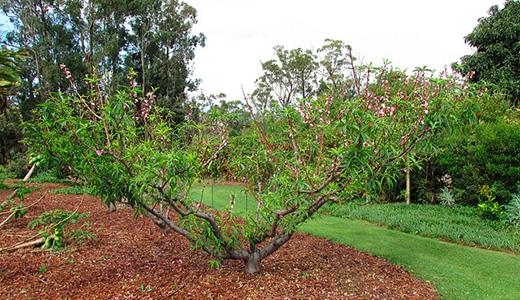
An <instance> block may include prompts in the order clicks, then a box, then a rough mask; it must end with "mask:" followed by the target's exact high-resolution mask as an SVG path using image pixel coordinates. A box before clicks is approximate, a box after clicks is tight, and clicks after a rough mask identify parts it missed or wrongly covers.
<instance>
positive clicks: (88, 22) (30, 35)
mask: <svg viewBox="0 0 520 300" xmlns="http://www.w3.org/2000/svg"><path fill="white" fill-rule="evenodd" d="M1 8H2V11H3V13H4V14H5V15H7V16H8V17H9V19H10V20H11V22H12V23H13V26H14V29H13V30H12V31H11V32H9V33H8V34H7V35H6V36H5V38H4V39H3V42H4V43H6V44H9V45H10V46H12V47H19V48H23V49H26V50H27V51H29V53H30V55H31V59H29V60H28V61H27V64H25V65H22V66H21V67H22V71H21V76H22V79H23V80H22V82H23V87H22V89H21V90H20V92H21V93H20V95H19V96H18V97H19V102H20V104H21V105H22V110H23V111H26V112H27V111H30V110H31V109H32V108H33V107H34V105H35V104H37V103H39V102H43V101H44V100H45V99H48V98H49V94H50V93H53V92H67V93H71V92H73V91H71V90H70V88H71V85H70V84H69V83H68V81H64V80H61V79H63V78H60V77H63V76H64V75H62V73H60V71H59V68H60V65H65V66H67V67H68V70H70V71H69V72H70V76H72V77H74V78H76V84H75V88H76V89H78V91H79V92H80V93H84V92H89V91H92V86H91V85H89V84H87V83H85V81H84V78H85V76H86V75H89V74H95V73H102V74H103V75H104V77H105V79H106V84H107V86H108V87H111V88H112V89H111V90H113V89H114V88H118V87H119V86H120V85H121V84H123V80H122V79H123V78H125V77H126V75H127V73H129V72H131V70H132V69H133V70H135V71H137V72H138V74H139V77H140V78H141V80H140V81H139V82H138V83H137V84H138V85H139V86H140V87H141V91H142V92H143V93H144V94H146V93H148V92H150V91H151V89H152V87H154V88H158V90H157V97H158V98H157V103H158V104H159V105H162V106H165V107H168V108H170V109H173V110H176V112H177V113H178V114H179V117H178V120H180V119H181V118H182V116H181V115H182V113H183V112H182V110H181V109H180V108H181V107H182V105H181V103H182V102H183V101H184V100H185V98H186V96H185V95H186V93H187V91H189V90H193V89H195V88H196V87H197V81H194V80H191V79H190V78H189V77H190V75H191V70H190V63H191V61H192V60H193V59H194V49H195V48H196V47H198V46H203V45H204V36H203V35H202V34H199V35H192V34H191V29H192V26H193V24H195V23H196V21H197V19H196V16H197V12H196V10H195V9H194V8H193V7H191V6H189V5H188V4H186V3H184V2H180V1H174V0H166V1H151V0H131V1H126V0H115V1H103V0H67V1H53V0H41V1H40V0H38V1H36V0H13V1H2V2H1ZM25 106H27V108H25Z"/></svg>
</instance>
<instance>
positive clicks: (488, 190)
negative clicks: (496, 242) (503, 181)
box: [477, 185, 503, 220]
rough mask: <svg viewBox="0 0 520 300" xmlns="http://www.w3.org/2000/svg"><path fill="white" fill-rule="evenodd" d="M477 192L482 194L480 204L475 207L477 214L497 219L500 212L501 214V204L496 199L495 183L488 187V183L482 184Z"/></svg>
mask: <svg viewBox="0 0 520 300" xmlns="http://www.w3.org/2000/svg"><path fill="white" fill-rule="evenodd" d="M478 193H479V195H481V196H482V197H481V201H480V204H479V205H478V207H477V212H478V214H479V215H480V216H481V217H483V218H485V219H490V220H497V219H499V218H500V216H501V214H503V211H502V208H503V205H502V204H500V203H498V202H497V201H496V196H495V194H496V187H495V185H493V186H492V187H489V186H488V185H483V186H482V187H481V188H480V190H479V191H478Z"/></svg>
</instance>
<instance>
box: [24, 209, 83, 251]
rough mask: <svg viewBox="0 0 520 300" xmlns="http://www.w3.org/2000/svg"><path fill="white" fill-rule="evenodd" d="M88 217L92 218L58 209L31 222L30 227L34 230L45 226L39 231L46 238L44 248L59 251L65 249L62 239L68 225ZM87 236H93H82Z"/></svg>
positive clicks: (45, 213)
mask: <svg viewBox="0 0 520 300" xmlns="http://www.w3.org/2000/svg"><path fill="white" fill-rule="evenodd" d="M88 217H90V216H89V215H87V214H78V213H75V212H74V213H73V212H69V211H64V210H61V209H57V210H53V211H46V212H44V213H42V214H41V215H40V216H39V217H38V218H37V219H35V220H33V221H31V222H29V224H28V227H30V228H33V229H34V228H35V227H36V226H39V225H43V226H44V229H42V230H40V231H39V233H40V235H41V236H42V237H44V238H46V239H45V243H44V245H43V246H42V247H43V248H46V249H58V248H61V247H63V242H62V238H64V237H65V236H64V230H65V228H66V227H67V225H68V224H69V223H70V222H72V223H76V222H77V221H78V219H80V218H88ZM76 236H79V233H76ZM87 236H92V235H85V234H84V235H82V237H87Z"/></svg>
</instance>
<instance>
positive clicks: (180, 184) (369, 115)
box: [25, 68, 481, 274]
mask: <svg viewBox="0 0 520 300" xmlns="http://www.w3.org/2000/svg"><path fill="white" fill-rule="evenodd" d="M64 69H65V71H67V70H66V68H64ZM366 73H367V74H368V75H367V76H370V78H368V79H370V80H372V81H373V83H372V82H371V81H370V80H366V81H365V82H368V83H367V85H366V86H365V87H358V89H359V95H358V96H357V97H355V98H347V97H341V95H338V94H337V93H335V94H331V95H326V94H325V95H323V96H320V97H316V98H309V99H303V100H301V101H300V102H299V104H298V105H296V106H293V107H288V108H285V109H283V110H280V111H278V112H274V113H273V114H272V115H271V116H269V117H267V116H265V117H264V119H263V122H262V123H260V122H259V121H258V120H257V119H256V118H255V115H254V112H253V110H251V115H252V116H253V120H254V121H253V123H252V124H251V127H250V128H249V129H248V130H247V131H245V132H244V133H243V135H242V136H241V137H240V138H241V140H242V141H243V142H242V143H229V142H228V141H229V137H228V129H227V124H228V123H229V122H230V116H225V115H215V116H209V115H208V116H205V118H202V119H201V121H200V122H197V123H195V122H193V121H191V119H190V118H189V117H188V119H187V120H186V121H185V122H184V123H182V124H172V123H171V122H170V121H169V119H168V113H167V112H166V111H163V110H160V109H159V108H157V107H156V106H155V105H153V99H154V98H153V93H149V94H148V95H142V94H141V92H140V91H139V89H137V88H136V87H135V85H134V84H131V85H130V87H129V88H128V89H126V90H123V91H120V92H119V93H116V94H112V95H108V94H106V93H104V91H103V84H102V82H98V81H97V80H91V82H90V84H94V85H96V87H97V88H96V89H93V90H94V92H93V93H92V94H91V95H86V96H83V95H79V94H76V95H69V96H65V95H57V96H55V97H54V98H53V100H52V101H50V102H47V103H45V104H43V105H42V106H41V107H40V108H39V109H38V111H37V115H38V117H37V118H36V119H35V120H34V121H32V122H29V123H27V124H25V134H26V136H27V142H28V143H29V145H30V146H31V147H32V148H33V149H34V152H37V153H44V154H45V156H46V157H48V159H49V160H50V161H53V162H54V164H55V165H56V166H59V167H60V168H63V169H64V170H65V171H67V172H70V174H71V175H72V176H74V177H75V178H77V180H78V181H80V182H82V183H84V184H85V185H87V186H89V187H90V188H91V189H92V191H93V192H94V193H95V194H96V195H98V196H99V197H100V198H101V199H103V200H104V201H105V202H106V203H107V204H109V205H111V204H114V203H116V202H117V203H122V204H126V205H129V206H131V207H133V208H134V210H135V212H136V213H139V214H143V215H146V216H149V217H150V218H151V219H152V220H153V221H154V222H155V223H156V224H157V225H158V226H161V227H162V228H163V229H166V230H171V231H173V232H175V233H177V234H180V235H182V236H184V237H185V238H186V239H188V240H189V241H190V242H191V243H192V244H193V245H194V246H195V247H197V248H199V249H202V250H203V251H205V252H207V253H209V254H210V255H211V256H213V257H215V258H216V259H235V260H242V261H244V263H245V272H246V273H248V274H251V273H256V272H259V271H260V270H261V261H262V260H263V259H264V258H266V257H267V256H269V255H270V254H272V253H274V252H275V251H276V250H277V249H279V248H280V247H281V246H282V245H284V244H285V243H287V242H288V241H289V240H290V239H291V237H292V236H293V235H294V233H295V232H296V231H297V230H298V227H299V225H301V224H302V223H304V222H306V221H307V220H309V218H311V217H313V216H314V215H315V214H316V213H317V212H318V211H319V210H320V209H321V208H322V207H323V206H324V205H326V204H328V203H330V204H333V205H341V204H344V203H347V202H349V201H354V200H357V199H369V198H370V197H371V195H372V194H373V193H375V192H377V191H378V190H381V189H382V188H384V187H385V186H387V185H390V184H392V182H393V180H392V178H393V177H394V176H395V172H396V170H397V169H399V168H402V164H403V159H404V157H405V156H406V155H407V154H408V153H410V151H412V150H413V149H414V148H415V147H417V146H418V145H420V146H421V147H429V146H431V142H430V140H429V139H430V137H431V136H432V135H433V134H434V133H436V132H439V130H443V129H445V128H448V126H449V124H453V122H459V121H461V120H468V119H471V118H472V117H473V116H474V105H475V103H476V99H477V98H478V97H480V95H481V92H479V91H478V90H476V89H475V88H474V87H472V86H468V85H467V84H466V81H464V80H460V79H457V78H452V77H448V76H446V75H445V74H441V76H440V77H436V78H434V77H432V76H431V75H430V74H428V73H427V72H425V71H418V72H416V73H415V74H414V75H412V76H407V75H406V74H404V73H401V72H394V73H393V74H392V75H394V76H390V77H389V76H386V75H388V72H387V71H385V70H373V69H368V70H367V72H366ZM383 75H385V76H383ZM388 78H390V79H392V78H394V80H393V81H391V80H389V79H388ZM246 134H247V135H246ZM224 149H226V152H227V153H231V157H233V158H232V159H229V162H228V163H229V168H231V169H232V170H233V172H234V174H235V175H236V177H237V178H242V179H245V180H246V181H247V182H248V183H249V185H248V186H247V188H246V190H247V191H248V193H250V194H251V196H252V197H254V198H255V199H256V201H257V203H258V208H257V209H256V210H252V211H249V212H246V213H237V212H235V211H234V210H233V204H234V201H235V199H234V198H233V197H231V198H230V199H226V200H225V201H227V200H229V205H228V207H227V209H226V210H225V211H215V210H213V209H211V208H208V207H206V206H204V205H201V203H200V202H199V201H200V199H193V198H191V197H190V189H191V187H192V185H193V184H194V183H195V182H196V181H197V180H198V179H199V178H200V177H201V174H203V173H204V172H205V171H206V170H207V168H208V167H209V166H210V165H211V164H214V163H217V158H219V156H221V155H223V154H222V153H223V150H224ZM258 181H262V182H263V188H262V190H261V192H260V193H259V191H258V189H257V188H256V187H257V182H258Z"/></svg>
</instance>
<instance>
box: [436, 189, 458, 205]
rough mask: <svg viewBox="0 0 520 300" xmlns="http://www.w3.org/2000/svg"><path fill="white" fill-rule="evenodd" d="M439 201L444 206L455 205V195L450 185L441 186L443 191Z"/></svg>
mask: <svg viewBox="0 0 520 300" xmlns="http://www.w3.org/2000/svg"><path fill="white" fill-rule="evenodd" d="M439 201H440V203H441V205H443V206H453V205H455V195H453V193H452V192H451V191H450V189H448V187H446V186H445V187H443V188H441V193H440V195H439Z"/></svg>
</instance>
